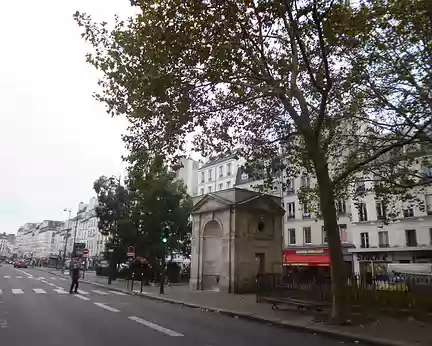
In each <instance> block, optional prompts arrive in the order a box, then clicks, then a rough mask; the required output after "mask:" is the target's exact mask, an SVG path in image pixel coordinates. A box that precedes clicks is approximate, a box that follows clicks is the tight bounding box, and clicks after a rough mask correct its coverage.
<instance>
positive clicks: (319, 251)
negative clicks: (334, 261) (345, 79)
mask: <svg viewBox="0 0 432 346" xmlns="http://www.w3.org/2000/svg"><path fill="white" fill-rule="evenodd" d="M295 253H296V254H297V255H311V254H323V253H324V249H311V250H297V251H296V252H295Z"/></svg>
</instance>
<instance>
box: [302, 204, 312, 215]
mask: <svg viewBox="0 0 432 346" xmlns="http://www.w3.org/2000/svg"><path fill="white" fill-rule="evenodd" d="M310 217H311V216H310V213H309V208H308V205H307V203H306V202H305V203H303V219H310Z"/></svg>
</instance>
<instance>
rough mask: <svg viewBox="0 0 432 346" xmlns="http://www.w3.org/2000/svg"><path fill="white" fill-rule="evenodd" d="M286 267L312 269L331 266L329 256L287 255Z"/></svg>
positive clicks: (285, 258) (285, 259) (285, 257)
mask: <svg viewBox="0 0 432 346" xmlns="http://www.w3.org/2000/svg"><path fill="white" fill-rule="evenodd" d="M284 265H289V266H310V267H321V266H325V267H328V266H330V257H329V256H325V255H324V256H316V255H295V254H285V256H284Z"/></svg>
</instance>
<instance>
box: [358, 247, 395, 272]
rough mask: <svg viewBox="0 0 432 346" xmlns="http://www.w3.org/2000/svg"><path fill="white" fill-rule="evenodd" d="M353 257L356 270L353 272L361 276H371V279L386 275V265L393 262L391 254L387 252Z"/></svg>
mask: <svg viewBox="0 0 432 346" xmlns="http://www.w3.org/2000/svg"><path fill="white" fill-rule="evenodd" d="M354 256H355V258H354V264H355V266H356V267H357V268H358V270H355V272H356V273H358V274H360V275H361V276H365V275H371V276H372V277H377V276H381V275H386V274H387V265H388V264H389V263H391V262H392V261H393V257H392V254H391V253H389V252H383V253H358V254H355V255H354ZM356 263H358V265H356Z"/></svg>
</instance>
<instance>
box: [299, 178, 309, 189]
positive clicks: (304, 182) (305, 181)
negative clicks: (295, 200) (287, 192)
mask: <svg viewBox="0 0 432 346" xmlns="http://www.w3.org/2000/svg"><path fill="white" fill-rule="evenodd" d="M300 185H301V187H310V179H309V177H308V176H306V175H303V176H302V177H301V178H300Z"/></svg>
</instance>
